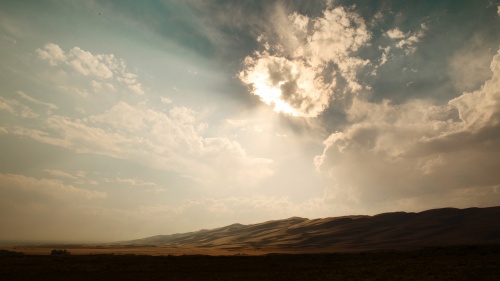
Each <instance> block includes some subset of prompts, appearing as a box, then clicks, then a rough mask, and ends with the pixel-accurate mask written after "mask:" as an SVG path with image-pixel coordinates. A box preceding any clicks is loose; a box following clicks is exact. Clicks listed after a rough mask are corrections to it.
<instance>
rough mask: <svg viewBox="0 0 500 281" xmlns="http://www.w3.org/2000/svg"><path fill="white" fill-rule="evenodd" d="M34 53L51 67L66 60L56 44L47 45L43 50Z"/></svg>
mask: <svg viewBox="0 0 500 281" xmlns="http://www.w3.org/2000/svg"><path fill="white" fill-rule="evenodd" d="M36 52H37V54H38V56H39V57H40V58H41V59H44V60H47V61H49V63H50V64H51V65H57V64H58V63H60V62H66V60H67V58H66V54H65V53H64V51H63V50H62V49H61V47H59V46H58V45H56V44H52V43H48V44H46V45H45V48H44V50H41V49H36Z"/></svg>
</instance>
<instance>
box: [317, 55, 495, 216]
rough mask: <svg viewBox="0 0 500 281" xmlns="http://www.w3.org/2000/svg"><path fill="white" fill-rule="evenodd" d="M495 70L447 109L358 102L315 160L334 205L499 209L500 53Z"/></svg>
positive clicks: (416, 103) (416, 102)
mask: <svg viewBox="0 0 500 281" xmlns="http://www.w3.org/2000/svg"><path fill="white" fill-rule="evenodd" d="M491 71H492V72H493V75H492V77H491V79H489V80H488V81H486V82H485V83H484V84H483V86H482V87H481V88H480V89H479V90H477V91H474V92H471V93H464V94H463V95H461V96H459V97H457V98H454V99H452V100H450V101H449V102H448V104H445V105H433V104H431V103H430V102H428V101H420V100H413V101H409V102H406V103H404V104H391V103H390V102H389V101H384V102H382V103H372V102H369V101H366V100H362V99H356V100H354V103H353V104H352V106H351V107H350V109H349V110H348V120H349V122H350V125H349V126H347V127H346V128H345V129H344V130H342V131H338V132H336V133H333V134H331V135H330V136H329V137H328V138H327V139H326V140H325V142H324V145H325V149H324V152H323V154H322V155H320V156H317V157H316V158H315V164H316V167H317V168H318V169H320V170H321V171H323V172H325V174H326V175H327V176H328V177H329V178H330V179H331V180H332V183H333V186H334V187H335V188H334V189H335V192H336V196H335V197H334V200H333V201H332V202H334V204H361V205H364V204H366V205H368V206H372V208H382V207H381V206H382V205H384V204H389V205H391V206H392V207H394V206H399V205H398V204H400V203H401V202H410V201H411V202H412V204H413V208H417V209H418V208H420V209H423V208H430V207H439V206H441V207H442V205H440V204H442V203H441V202H454V203H453V204H455V203H456V204H458V205H456V206H470V205H473V206H474V205H479V206H491V205H497V204H498V202H500V193H499V192H498V188H497V186H498V185H499V184H500V175H498V173H491V171H493V170H495V169H496V167H498V166H499V165H500V160H499V159H500V158H499V157H500V149H499V148H500V133H499V132H500V91H499V90H498V89H500V53H498V54H497V55H495V56H494V57H493V60H492V62H491ZM463 194H468V196H469V197H467V198H464V197H461V196H463ZM430 198H433V199H430ZM440 200H442V201H440ZM348 202H350V203H348ZM448 204H451V203H448Z"/></svg>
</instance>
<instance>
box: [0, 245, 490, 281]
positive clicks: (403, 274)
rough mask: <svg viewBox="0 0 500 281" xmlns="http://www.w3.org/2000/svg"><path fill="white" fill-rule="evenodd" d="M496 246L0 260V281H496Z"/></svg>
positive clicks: (43, 256) (114, 255)
mask: <svg viewBox="0 0 500 281" xmlns="http://www.w3.org/2000/svg"><path fill="white" fill-rule="evenodd" d="M499 276H500V245H493V246H462V247H446V248H425V249H420V250H413V251H383V252H360V253H336V254H295V255H290V254H286V255H284V254H268V255H260V256H247V255H233V256H205V255H180V256H168V255H167V256H151V255H137V254H124V255H117V254H92V255H71V256H68V257H54V256H50V255H26V254H24V255H9V254H8V253H7V254H4V255H1V256H0V280H160V279H161V280H499Z"/></svg>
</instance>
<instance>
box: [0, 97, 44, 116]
mask: <svg viewBox="0 0 500 281" xmlns="http://www.w3.org/2000/svg"><path fill="white" fill-rule="evenodd" d="M0 110H4V111H7V112H9V113H11V114H13V115H16V116H19V117H23V118H35V117H38V116H39V115H38V113H36V112H34V111H33V110H32V109H31V108H30V107H28V106H26V105H24V104H22V103H20V102H18V101H17V100H13V99H7V98H4V97H0Z"/></svg>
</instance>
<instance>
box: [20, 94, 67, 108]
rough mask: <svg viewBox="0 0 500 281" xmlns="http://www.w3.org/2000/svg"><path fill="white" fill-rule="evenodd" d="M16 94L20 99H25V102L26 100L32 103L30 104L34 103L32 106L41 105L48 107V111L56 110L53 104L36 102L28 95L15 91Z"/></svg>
mask: <svg viewBox="0 0 500 281" xmlns="http://www.w3.org/2000/svg"><path fill="white" fill-rule="evenodd" d="M17 94H18V95H19V96H20V97H21V98H23V99H25V100H27V101H29V102H32V103H34V104H39V105H43V106H46V107H48V108H49V109H57V106H56V105H55V104H53V103H48V102H43V101H40V100H37V99H35V98H33V97H31V96H29V95H27V94H25V93H24V92H23V91H17Z"/></svg>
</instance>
